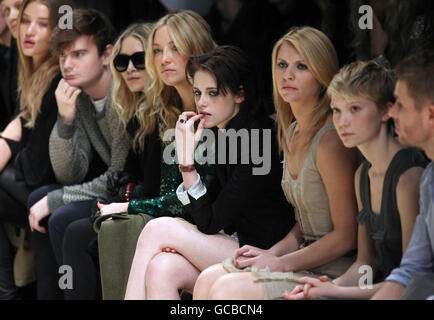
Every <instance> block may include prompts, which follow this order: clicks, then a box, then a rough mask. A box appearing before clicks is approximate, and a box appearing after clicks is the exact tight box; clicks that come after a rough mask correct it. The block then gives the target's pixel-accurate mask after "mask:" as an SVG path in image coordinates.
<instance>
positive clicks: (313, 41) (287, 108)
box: [272, 27, 339, 152]
mask: <svg viewBox="0 0 434 320" xmlns="http://www.w3.org/2000/svg"><path fill="white" fill-rule="evenodd" d="M284 42H287V43H289V44H291V45H292V46H294V48H295V49H296V50H297V52H298V53H299V54H300V55H301V56H302V58H303V60H304V62H305V63H306V65H307V66H308V68H309V70H310V72H311V73H312V75H313V77H314V78H315V79H316V80H317V81H318V82H319V84H320V85H321V87H322V89H321V92H320V94H319V97H318V104H317V105H316V106H315V107H314V109H313V110H312V114H311V123H312V125H311V127H310V128H309V130H308V132H307V135H308V137H309V139H308V142H309V143H310V141H311V140H312V139H313V137H314V136H315V134H316V132H318V130H319V129H320V128H321V127H322V126H323V124H324V123H325V121H326V119H327V117H328V116H329V115H330V114H331V109H330V98H329V97H328V96H327V94H325V93H326V89H327V87H328V85H329V83H330V81H331V80H332V79H333V76H334V75H335V74H336V72H337V71H338V68H339V64H338V58H337V55H336V51H335V49H334V47H333V44H332V43H331V41H330V39H329V38H328V37H327V36H326V35H325V34H324V33H323V32H321V31H319V30H317V29H315V28H312V27H295V28H292V29H291V30H290V31H289V32H288V33H287V34H285V35H284V36H283V37H282V38H281V39H280V40H278V41H277V42H276V44H275V45H274V48H273V53H272V66H273V70H272V74H273V98H274V105H275V108H276V112H277V130H278V142H279V149H280V150H285V151H286V152H287V151H288V141H287V136H286V132H287V130H288V127H289V125H290V124H291V122H292V120H293V117H294V115H293V113H292V110H291V104H290V103H288V102H285V101H284V100H283V98H282V97H281V96H280V94H279V91H278V84H277V82H276V65H277V54H278V53H279V50H280V47H281V46H282V44H283V43H284Z"/></svg>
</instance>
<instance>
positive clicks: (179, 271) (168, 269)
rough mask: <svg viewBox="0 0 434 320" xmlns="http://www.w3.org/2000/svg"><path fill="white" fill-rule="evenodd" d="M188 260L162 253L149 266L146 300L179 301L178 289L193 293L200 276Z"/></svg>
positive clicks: (177, 255) (176, 255) (174, 254)
mask: <svg viewBox="0 0 434 320" xmlns="http://www.w3.org/2000/svg"><path fill="white" fill-rule="evenodd" d="M199 274H200V271H199V270H197V269H196V268H195V267H194V266H193V265H192V264H191V263H190V262H189V261H188V260H186V259H185V258H184V257H183V256H181V255H179V254H177V253H164V252H163V253H160V254H158V255H156V256H155V257H154V258H153V259H152V260H151V261H150V262H149V265H148V271H147V272H146V298H147V299H148V300H179V299H180V297H179V294H178V289H186V290H187V291H189V292H192V291H193V287H194V283H195V282H196V279H197V277H198V276H199Z"/></svg>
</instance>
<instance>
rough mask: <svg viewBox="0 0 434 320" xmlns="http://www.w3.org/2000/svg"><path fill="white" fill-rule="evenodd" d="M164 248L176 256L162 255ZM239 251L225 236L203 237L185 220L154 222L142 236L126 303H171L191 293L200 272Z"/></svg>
mask: <svg viewBox="0 0 434 320" xmlns="http://www.w3.org/2000/svg"><path fill="white" fill-rule="evenodd" d="M164 248H171V249H174V250H176V254H171V253H163V252H162V250H163V249H164ZM236 249H238V242H237V241H236V240H235V239H234V238H232V237H230V236H228V235H226V234H214V235H207V234H204V233H202V232H200V231H199V230H198V229H197V227H196V226H195V225H193V224H191V223H189V222H187V221H185V220H183V219H177V218H169V217H162V218H158V219H153V220H151V221H149V222H148V223H147V224H146V226H145V228H144V229H143V231H142V233H141V234H140V237H139V240H138V243H137V248H136V252H135V255H134V259H133V263H132V266H131V271H130V276H129V279H128V285H127V290H126V294H125V299H147V298H156V297H158V298H159V299H169V298H170V297H172V298H174V296H175V295H177V290H178V289H181V288H183V289H187V290H190V291H191V289H192V288H193V285H194V283H195V281H196V279H197V277H198V275H199V273H200V271H202V270H204V269H206V268H207V267H209V266H211V265H213V264H216V263H219V262H221V261H223V260H224V259H225V258H227V257H231V256H232V254H233V253H234V251H235V250H236ZM154 259H155V261H153V260H154ZM157 291H158V292H157ZM166 295H167V296H166ZM178 298H179V297H178Z"/></svg>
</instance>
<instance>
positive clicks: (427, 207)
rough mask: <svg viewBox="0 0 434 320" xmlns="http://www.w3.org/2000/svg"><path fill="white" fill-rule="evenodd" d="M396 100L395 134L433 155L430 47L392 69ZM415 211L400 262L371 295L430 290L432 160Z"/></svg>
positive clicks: (417, 294) (433, 59)
mask: <svg viewBox="0 0 434 320" xmlns="http://www.w3.org/2000/svg"><path fill="white" fill-rule="evenodd" d="M395 73H396V76H397V78H398V81H397V84H396V87H395V96H396V103H395V104H394V106H393V107H392V108H391V110H390V111H389V113H390V115H391V116H392V117H393V119H394V120H395V125H396V131H397V134H398V136H399V140H400V142H401V143H403V144H407V145H413V146H417V147H419V148H421V149H423V150H424V151H425V153H426V155H427V156H428V157H429V158H430V159H434V51H426V52H421V53H418V54H415V55H413V56H411V57H409V58H407V59H405V60H403V61H401V62H400V63H399V64H398V65H397V67H396V69H395ZM419 203H420V213H419V215H418V217H417V218H416V223H415V226H414V229H413V234H412V238H411V240H410V243H409V245H408V248H407V251H406V252H405V253H404V255H403V257H402V260H401V265H400V267H399V268H396V269H394V270H393V271H392V273H391V274H390V275H389V277H387V279H386V281H387V282H386V284H385V285H384V286H383V287H382V288H381V289H380V290H379V291H378V292H377V294H376V295H375V296H374V297H373V298H374V299H399V298H404V299H426V298H428V297H429V296H433V295H434V164H433V162H431V163H430V164H429V165H428V166H427V167H426V169H425V171H424V173H423V176H422V178H421V183H420V200H419Z"/></svg>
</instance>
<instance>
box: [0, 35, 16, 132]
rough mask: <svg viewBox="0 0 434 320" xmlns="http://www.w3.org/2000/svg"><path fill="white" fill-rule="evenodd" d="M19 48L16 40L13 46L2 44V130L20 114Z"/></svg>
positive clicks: (0, 63)
mask: <svg viewBox="0 0 434 320" xmlns="http://www.w3.org/2000/svg"><path fill="white" fill-rule="evenodd" d="M17 85H18V49H17V45H16V41H15V40H12V42H11V46H10V47H9V48H6V47H4V46H0V131H2V130H3V129H4V128H5V127H6V126H7V125H8V123H9V122H10V121H11V120H12V119H13V118H14V117H15V116H16V115H17V114H18V111H19V104H18V98H17V96H18V95H17Z"/></svg>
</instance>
